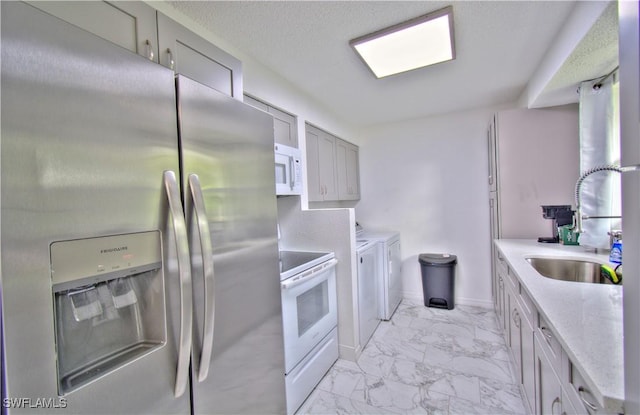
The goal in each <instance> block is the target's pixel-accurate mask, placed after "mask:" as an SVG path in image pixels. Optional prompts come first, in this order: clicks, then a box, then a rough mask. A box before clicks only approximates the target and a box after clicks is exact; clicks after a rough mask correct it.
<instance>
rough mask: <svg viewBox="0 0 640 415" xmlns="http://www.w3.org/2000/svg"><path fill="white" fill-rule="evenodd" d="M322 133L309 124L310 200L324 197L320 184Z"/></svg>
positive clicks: (308, 172) (307, 128)
mask: <svg viewBox="0 0 640 415" xmlns="http://www.w3.org/2000/svg"><path fill="white" fill-rule="evenodd" d="M320 133H321V131H320V130H318V129H317V128H315V127H312V126H310V125H308V124H307V126H306V141H307V191H308V197H309V201H310V202H319V201H322V197H323V193H322V190H323V189H322V185H321V184H320V153H319V152H320V149H319V144H320Z"/></svg>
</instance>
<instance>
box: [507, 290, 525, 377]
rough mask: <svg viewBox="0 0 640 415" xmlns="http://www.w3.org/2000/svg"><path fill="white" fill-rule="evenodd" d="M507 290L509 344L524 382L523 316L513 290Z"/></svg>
mask: <svg viewBox="0 0 640 415" xmlns="http://www.w3.org/2000/svg"><path fill="white" fill-rule="evenodd" d="M506 291H507V298H508V303H509V308H508V310H509V330H508V338H509V341H508V343H507V345H508V346H509V349H510V351H511V356H513V361H514V362H515V368H516V376H517V379H518V383H522V338H521V333H520V327H521V326H522V318H521V317H520V312H519V311H518V305H517V300H516V295H515V294H514V293H513V292H512V291H511V289H507V290H506Z"/></svg>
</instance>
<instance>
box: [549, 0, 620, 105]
mask: <svg viewBox="0 0 640 415" xmlns="http://www.w3.org/2000/svg"><path fill="white" fill-rule="evenodd" d="M617 66H618V8H617V4H616V3H615V2H614V3H611V4H610V5H609V6H607V8H606V9H605V11H604V12H603V13H602V16H600V19H598V21H596V23H595V24H594V25H593V27H592V28H591V31H589V33H587V35H586V36H585V37H584V38H583V39H582V41H581V42H580V43H579V44H578V46H577V47H576V48H575V49H574V51H573V53H572V54H571V55H569V57H568V58H567V60H566V61H565V64H564V65H563V66H562V67H561V68H560V70H559V71H558V72H556V74H555V76H554V77H553V78H552V79H551V81H550V82H549V83H548V84H547V87H546V88H545V93H554V92H557V91H560V90H562V89H567V88H568V89H569V90H570V92H571V93H572V94H575V96H576V97H575V99H577V96H578V94H577V93H576V90H577V87H578V85H577V84H576V82H579V81H581V80H582V81H586V80H590V79H594V78H597V77H600V76H604V75H606V74H608V73H609V72H611V71H612V70H613V69H615V68H616V67H617Z"/></svg>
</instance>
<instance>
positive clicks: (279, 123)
mask: <svg viewBox="0 0 640 415" xmlns="http://www.w3.org/2000/svg"><path fill="white" fill-rule="evenodd" d="M268 112H269V114H271V115H273V130H274V134H275V137H274V138H275V142H276V143H278V144H284V145H285V146H289V147H295V148H298V126H297V124H296V117H295V116H293V115H291V114H287V113H286V112H284V111H280V110H279V109H277V108H273V107H272V106H269V108H268Z"/></svg>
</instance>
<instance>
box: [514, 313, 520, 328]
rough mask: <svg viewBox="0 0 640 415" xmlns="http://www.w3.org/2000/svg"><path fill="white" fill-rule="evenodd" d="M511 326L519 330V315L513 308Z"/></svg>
mask: <svg viewBox="0 0 640 415" xmlns="http://www.w3.org/2000/svg"><path fill="white" fill-rule="evenodd" d="M513 324H515V325H516V327H518V328H520V313H518V310H516V309H515V308H514V309H513Z"/></svg>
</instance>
